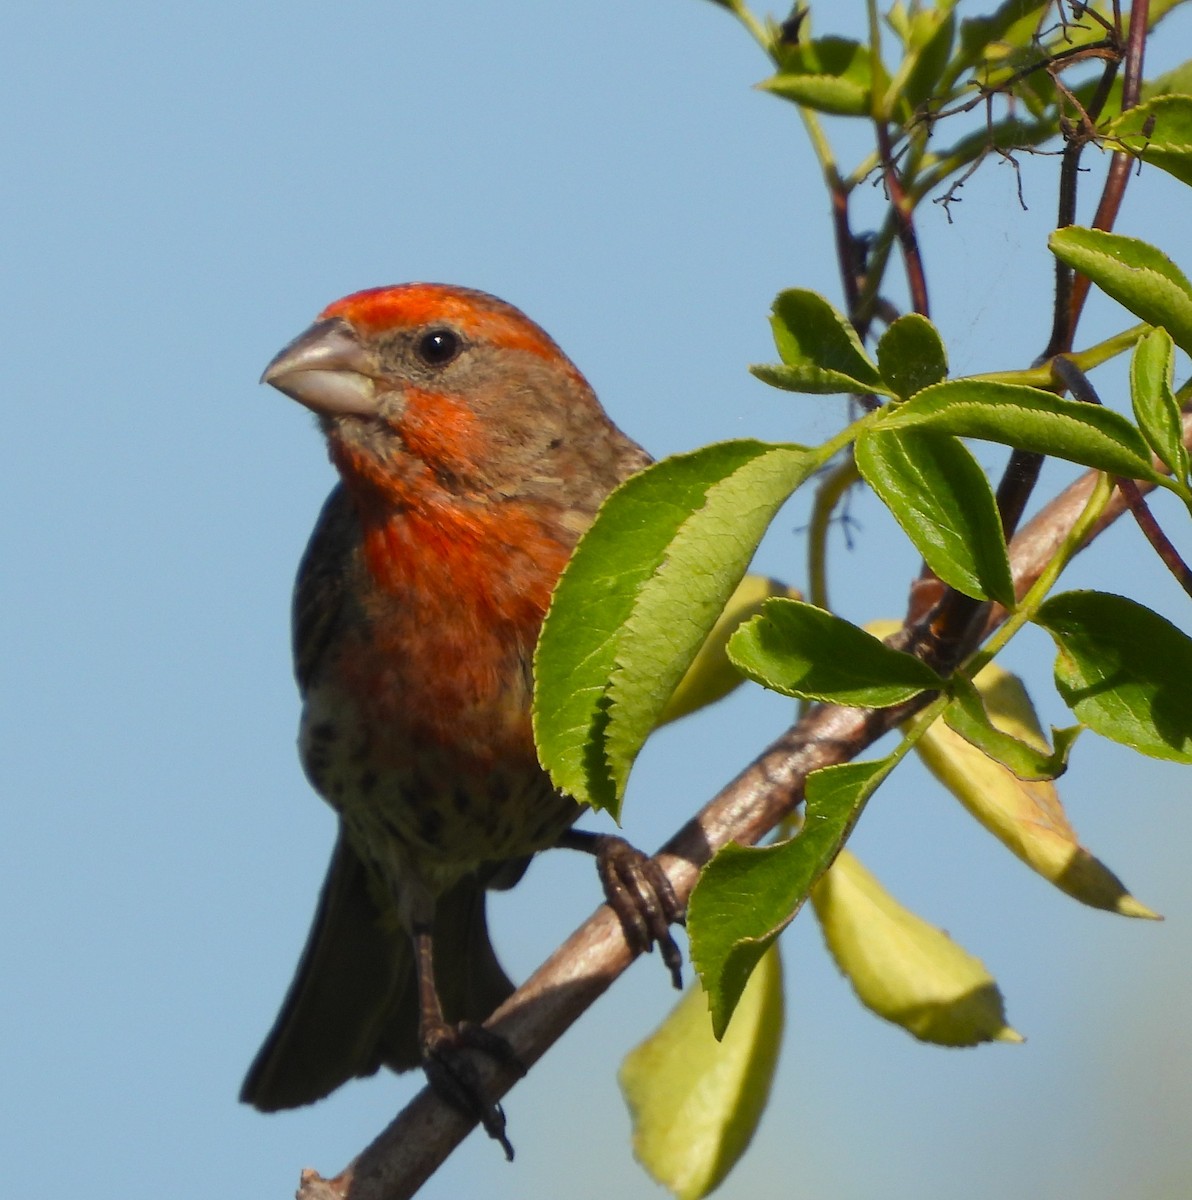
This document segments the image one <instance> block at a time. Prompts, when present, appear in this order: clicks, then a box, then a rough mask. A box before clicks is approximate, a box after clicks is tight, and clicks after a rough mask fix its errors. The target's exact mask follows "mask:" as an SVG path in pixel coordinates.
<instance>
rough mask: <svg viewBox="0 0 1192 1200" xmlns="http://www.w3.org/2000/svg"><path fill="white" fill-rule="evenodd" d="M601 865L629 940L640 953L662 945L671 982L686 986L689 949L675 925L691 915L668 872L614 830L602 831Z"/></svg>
mask: <svg viewBox="0 0 1192 1200" xmlns="http://www.w3.org/2000/svg"><path fill="white" fill-rule="evenodd" d="M596 870H597V872H598V873H599V875H600V882H601V884H602V886H603V887H604V897H605V899H606V900H607V901H608V905H609V907H610V908H611V909H612V910H613V912H615V913H616V914H617V918H618V919H619V920H620V922H621V928H622V929H623V930H624V931H625V940H626V941H627V942H628V943H629V945H630V947H631V948H632V949H633V950H635V951H638V952H642V951H649V950H652V949H653V948H654V946H655V944H657V946H658V952H659V954H660V956H661V957H662V961H663V963H664V964H665V965H666V967H667V970H669V971H670V976H671V982H672V983H674V985H675V987H676V988H679V989H681V988H682V987H683V953H682V951H681V950H680V949H679V946H678V943H676V941H675V939H674V937H673V936H672V934H671V931H670V927H671V926H672V925H674V924H681V923H682V922H683V919H684V915H685V914H684V909H683V905H682V904H680V903H679V899H678V897H677V896H676V895H675V890H674V888H673V887H671V882H670V880H669V879H668V878H667V877H666V872H665V871H663V869H662V868H661V867H660V866H659V865H658V863H657V862H655V860H654V859H652V858H650V857H649V856H648V855H646V854H643V853H642V852H641V851H640V850H638V849H636V848H635V847H634V846H631V845H630V844H629V843H628V842H627V841H626V840H625V839H624V838H620V837H616V836H614V835H612V834H603V835H601V836H600V839H599V842H598V843H597V846H596Z"/></svg>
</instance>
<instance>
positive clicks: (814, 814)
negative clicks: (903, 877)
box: [687, 753, 899, 1038]
mask: <svg viewBox="0 0 1192 1200" xmlns="http://www.w3.org/2000/svg"><path fill="white" fill-rule="evenodd" d="M898 760H899V756H898V754H897V753H895V754H892V755H890V756H889V757H887V758H884V759H881V760H879V761H877V762H852V763H844V764H842V765H840V766H834V767H824V768H822V769H821V770H819V771H814V772H812V774H811V775H809V776H808V778H807V787H806V797H807V817H806V820H805V821H804V824H803V828H802V830H801V831H800V832H799V834H798V835H797V836H795V837H793V838H791V839H790V840H789V841H785V842H778V843H776V844H775V845H772V846H761V847H747V846H738V845H737V844H736V843H735V842H730V843H729V844H728V845H727V846H725V847H724V848H723V849H722V850H721V851H720V852H719V853H718V854H717V855H716V857H715V858H713V859H712V861H711V862H710V863H708V865H707V866H706V867H704V869H703V871H701V872H700V877H699V880H698V882H697V883H696V885H695V890H694V891H693V892H692V893H691V900H690V902H689V903H688V906H687V930H688V933H689V934H690V937H691V960H692V962H693V963H694V965H695V969H696V970H697V971H698V972H699V976H700V980H701V982H702V983H703V985H704V990H705V991H706V992H707V993H708V1007H709V1009H710V1010H711V1013H712V1029H713V1031H714V1032H715V1034H716V1036H717V1037H718V1038H719V1037H723V1036H724V1031H725V1029H726V1028H727V1027H728V1022H729V1018H730V1017H731V1016H732V1014H733V1009H734V1008H735V1007H736V1005H737V1002H738V1000H739V999H740V997H741V993H742V992H743V991H744V989H745V984H746V982H747V981H748V979H749V976H750V974H751V973H752V971H753V969H754V967H755V966H757V963H758V961H759V960H760V959H761V957H762V955H763V954H765V952H766V951H767V950H768V949H769V947H770V945H771V944H772V943H773V941H774V939H775V938H776V937H777V936H778V935H779V934H780V933H781V932H782V931H783V930H784V929H785V928H786V927H787V926H788V925H789V924H790V923H791V921H793V920H794V918H795V914H796V913H797V912H798V911H799V909H800V908H801V907H802V906H803V902H804V901H805V900H806V899H807V896H808V894H809V893H810V891H811V887H812V885H813V884H814V883H815V882H816V880H818V879H819V878H820V876H821V875H823V873H824V872H825V871H826V870H827V869H828V867H830V866H831V865H832V860H833V859H834V858H835V857H836V855H837V854H838V853H839V852H840V848H841V846H843V845H844V843H845V840H846V839H847V838H848V835H849V833H850V832H851V830H852V828H853V825H854V824H855V823H856V820H857V818H858V817H859V816H860V814H861V810H862V809H863V808H864V807H865V803H866V801H867V800H868V799H869V797H870V796H871V795H872V794H873V792H874V791H875V790H876V789H877V787H878V785H879V784H880V783H881V782H882V780H883V779H885V777H886V776H887V775H888V774H889V773H890V771H891V770H893V768H894V767H895V765H897V763H898Z"/></svg>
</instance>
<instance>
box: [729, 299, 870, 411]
mask: <svg viewBox="0 0 1192 1200" xmlns="http://www.w3.org/2000/svg"><path fill="white" fill-rule="evenodd" d="M770 326H771V328H772V329H773V331H774V344H775V345H776V346H777V347H778V355H779V357H780V358H781V359H782V361H783V363H784V364H785V365H784V366H781V367H772V366H761V367H753V368H752V370H753V373H754V374H755V375H756V376H757V377H758V378H759V379H764V380H765V381H766V382H767V383H772V384H773V385H774V386H775V387H781V388H786V389H787V390H788V391H792V392H814V393H829V392H869V391H875V390H884V387H883V385H882V381H881V377H880V376H879V375H878V372H877V368H876V367H875V366H874V365H873V363H871V362H870V361H869V358H868V356H867V355H866V353H865V350H864V348H863V347H862V345H861V339H860V338H858V337H857V331H856V330H855V329H854V328H853V327H852V325H850V324H849V322H848V320H847V319H846V318H845V317H844V315H843V314H841V313H839V312H837V311H836V309H834V308H833V307H832V305H831V304H829V303H828V301H827V300H825V299H824V298H823V296H820V295H818V294H817V293H816V292H809V291H805V290H803V289H802V288H792V289H791V290H789V291H785V292H781V293H780V294H779V296H778V298H777V299H776V300H775V301H774V307H773V310H772V312H771V316H770Z"/></svg>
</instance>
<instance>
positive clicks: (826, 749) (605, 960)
mask: <svg viewBox="0 0 1192 1200" xmlns="http://www.w3.org/2000/svg"><path fill="white" fill-rule="evenodd" d="M1184 430H1185V439H1186V440H1192V415H1189V416H1186V417H1185V418H1184ZM1096 478H1097V473H1096V472H1089V473H1088V474H1086V475H1084V476H1082V477H1081V478H1080V479H1078V480H1077V481H1076V482H1075V483H1073V484H1072V485H1071V486H1070V487H1068V488H1067V489H1066V490H1065V491H1063V492H1062V493H1060V495H1059V496H1057V497H1056V499H1055V500H1053V501H1052V502H1051V503H1050V504H1048V505H1047V506H1046V507H1045V508H1044V509H1043V510H1042V511H1041V512H1040V513H1039V514H1038V515H1037V516H1036V517H1034V519H1033V520H1031V521H1030V522H1029V523H1028V524H1027V525H1025V526H1024V527H1023V529H1022V530H1021V531H1020V532H1019V534H1018V535H1017V536H1016V537H1015V538H1014V540H1013V542H1012V543H1011V547H1010V551H1011V554H1010V557H1011V565H1012V567H1013V570H1014V583H1015V589H1016V592H1017V594H1018V595H1022V594H1023V593H1024V592H1025V591H1026V590H1027V589H1028V588H1029V587H1030V586H1031V584H1032V583H1034V581H1035V580H1036V579H1037V578H1038V576H1039V574H1040V572H1041V571H1042V570H1043V569H1044V567H1045V566H1046V565H1047V563H1048V562H1049V561H1050V559H1051V558H1052V556H1053V554H1054V553H1055V550H1056V548H1057V547H1058V546H1059V544H1060V543H1061V542H1062V541H1063V539H1064V537H1065V535H1066V533H1067V531H1068V530H1069V529H1070V528H1071V527H1072V524H1073V522H1074V521H1075V520H1076V518H1077V517H1078V516H1079V515H1080V513H1081V511H1082V510H1083V508H1084V505H1085V503H1086V501H1087V500H1088V496H1089V493H1090V492H1091V491H1092V488H1093V485H1094V483H1095V482H1096ZM1144 487H1147V488H1148V490H1149V487H1150V485H1144ZM1124 509H1125V503H1124V501H1123V500H1122V498H1121V496H1120V494H1119V493H1115V494H1114V496H1113V498H1112V499H1111V500H1110V503H1109V506H1108V507H1107V509H1106V511H1105V513H1104V515H1103V516H1102V518H1101V520H1100V522H1099V523H1098V525H1097V526H1096V528H1095V529H1094V530H1093V532H1092V533H1090V535H1089V540H1091V539H1092V538H1093V537H1095V536H1096V535H1097V534H1098V533H1100V532H1101V530H1102V529H1104V528H1105V527H1106V526H1107V525H1109V524H1110V523H1111V522H1112V521H1114V520H1116V519H1117V518H1118V517H1119V516H1120V515H1121V514H1122V512H1123V511H1124ZM1086 545H1087V542H1086ZM1005 616H1006V614H1005V612H1004V610H1001V609H998V608H994V609H993V610H992V611H991V612H990V614H989V616H988V618H987V620H986V622H985V634H986V636H987V635H988V634H989V633H991V632H992V631H993V630H994V629H996V628H997V626H998V625H999V624H1000V623H1001V622H1002V621H1003V620H1005ZM908 635H911V636H912V637H913V631H908ZM907 715H908V707H907V706H903V707H902V708H899V709H878V710H874V709H858V708H842V707H839V706H837V705H819V706H817V707H815V708H812V709H811V710H810V711H809V712H808V713H807V714H806V716H805V717H803V718H802V719H801V720H800V721H799V722H798V723H797V724H795V725H794V726H793V727H792V728H790V729H789V730H787V732H786V733H785V734H783V735H782V737H780V738H779V739H778V740H777V741H776V742H774V743H773V744H772V745H771V746H769V747H768V748H767V749H766V750H764V751H763V752H762V754H761V755H759V756H758V758H756V759H755V760H754V761H753V762H752V763H751V764H750V765H749V766H748V767H746V768H745V770H744V771H742V772H741V774H740V775H738V776H737V778H736V779H734V780H733V781H732V782H731V783H730V784H728V786H727V787H725V788H724V789H723V790H722V791H721V792H720V793H719V795H717V796H715V797H714V798H713V799H712V800H711V801H710V802H709V803H708V804H707V805H706V806H705V808H704V809H703V810H702V811H701V812H700V813H699V814H698V816H696V817H694V818H693V819H692V820H690V821H689V822H688V823H687V824H686V825H684V826H683V827H682V829H680V830H679V832H678V833H676V834H675V836H674V837H673V838H671V840H670V841H669V842H667V844H666V845H665V846H664V847H663V848H662V849H661V850H660V851H659V853H658V856H657V857H658V861H659V862H660V864H661V865H662V867H663V868H664V870H665V871H666V873H667V875H668V876H669V878H670V880H671V883H672V884H673V885H674V888H675V892H676V894H677V895H678V897H679V898H680V900H682V901H684V902H685V901H686V900H687V898H688V896H690V894H691V890H692V888H693V887H694V886H695V881H696V878H697V876H698V874H699V870H700V868H701V867H702V866H703V865H704V863H706V862H707V861H708V860H709V859H710V858H711V857H712V855H713V854H714V853H715V852H716V851H717V850H719V849H720V848H721V847H722V846H724V845H726V844H727V843H728V842H730V841H736V842H739V843H741V844H743V845H752V844H753V843H755V842H757V841H759V840H760V839H761V838H762V837H764V836H765V835H766V834H767V833H769V832H770V831H771V830H772V829H773V828H774V827H775V826H776V825H777V824H778V823H779V822H780V821H782V820H783V819H784V818H785V817H787V816H789V815H790V813H791V812H792V811H793V810H794V809H795V807H796V806H797V805H798V804H799V803H800V802H801V801H802V799H803V785H804V783H805V781H806V779H807V776H808V775H809V774H810V773H811V772H812V771H814V770H817V769H818V768H820V767H825V766H830V765H832V764H834V763H841V762H847V761H849V760H850V759H852V758H854V757H856V755H858V754H859V753H861V751H863V750H864V749H865V748H866V747H867V746H869V745H870V744H872V743H873V742H875V741H876V740H877V739H878V738H879V737H881V736H882V735H883V734H884V733H886V732H887V731H888V730H889V729H890V728H892V727H893V726H894V725H896V724H897V723H898V722H899V721H901V720H903V719H904V718H905V717H906V716H907ZM633 957H634V956H633V955H632V954H631V953H630V951H629V948H628V947H627V946H626V944H625V940H624V937H623V935H622V933H621V927H620V925H619V923H618V921H617V919H616V917H614V916H613V914H612V912H611V911H610V910H609V909H608V908H607V907H604V906H602V907H601V908H600V909H598V910H597V911H596V912H595V913H594V914H593V915H592V916H591V917H590V918H589V919H588V920H587V921H586V922H585V923H584V924H583V925H582V926H581V927H580V928H579V929H577V930H576V931H575V933H573V934H572V935H571V937H570V938H568V939H567V941H566V942H564V943H563V944H562V945H561V946H560V947H559V948H558V949H557V950H556V951H555V952H554V953H553V954H552V955H551V956H550V958H549V959H547V961H546V962H545V963H543V965H542V966H541V967H539V968H538V970H537V971H536V972H535V973H534V974H533V975H532V976H531V977H530V978H529V979H528V980H527V981H526V982H525V983H524V984H523V985H522V986H521V987H520V988H518V990H517V991H516V992H515V993H514V994H513V995H512V996H511V997H510V998H509V999H508V1000H507V1001H506V1002H505V1003H504V1004H503V1005H501V1007H500V1008H499V1009H498V1010H497V1011H496V1013H494V1015H493V1016H492V1017H491V1018H490V1019H489V1021H488V1022H487V1023H486V1024H487V1025H488V1026H489V1028H491V1029H492V1030H493V1031H494V1032H496V1033H498V1034H500V1035H501V1036H502V1037H504V1038H506V1039H508V1041H509V1043H510V1044H511V1045H512V1047H513V1049H514V1050H515V1051H516V1053H517V1055H518V1056H519V1057H520V1058H521V1059H522V1061H523V1062H524V1063H526V1065H527V1066H530V1065H532V1064H533V1063H535V1062H536V1061H537V1060H538V1059H539V1058H541V1057H542V1055H543V1054H544V1053H546V1051H547V1050H548V1049H549V1048H550V1047H551V1045H553V1044H554V1042H555V1041H557V1040H558V1038H559V1037H560V1036H561V1035H562V1034H563V1033H564V1031H565V1030H566V1029H567V1028H568V1027H569V1026H570V1025H571V1024H572V1023H573V1022H574V1021H575V1020H576V1019H577V1018H578V1017H580V1016H581V1015H582V1014H583V1012H584V1011H585V1010H586V1009H587V1008H588V1007H589V1006H590V1005H591V1004H592V1003H593V1002H594V1001H595V1000H596V999H597V997H599V996H600V995H601V993H603V992H604V991H605V990H606V989H607V988H608V987H609V986H610V985H611V984H612V983H613V981H614V980H615V979H616V978H617V977H618V976H619V975H620V974H621V972H622V971H624V970H625V968H626V967H628V966H629V964H630V963H631V962H632V961H633ZM476 1066H477V1069H478V1071H479V1072H480V1076H481V1079H482V1080H483V1083H484V1086H485V1088H486V1090H487V1091H488V1094H490V1095H492V1096H494V1097H500V1096H503V1095H504V1094H505V1093H506V1092H508V1091H509V1089H510V1088H511V1087H512V1086H513V1085H514V1083H516V1078H515V1077H514V1076H513V1075H512V1074H510V1073H509V1072H508V1071H507V1070H502V1069H501V1068H500V1067H499V1065H497V1064H495V1063H494V1062H492V1061H491V1060H490V1059H488V1058H486V1057H481V1056H478V1057H477V1058H476ZM473 1125H474V1122H472V1121H470V1120H469V1119H468V1118H467V1117H465V1116H464V1115H463V1114H461V1113H459V1112H457V1111H456V1110H455V1109H453V1108H452V1107H451V1106H450V1105H448V1104H447V1103H446V1102H444V1101H443V1100H441V1099H440V1098H439V1097H438V1096H437V1095H435V1093H434V1092H432V1091H431V1090H430V1088H424V1089H423V1090H422V1091H421V1092H419V1093H418V1095H417V1096H415V1097H414V1099H413V1100H411V1101H410V1103H409V1104H408V1105H407V1106H406V1108H405V1109H404V1110H403V1111H402V1112H401V1113H399V1114H398V1116H397V1117H396V1118H395V1119H394V1120H393V1121H392V1122H391V1123H390V1125H389V1126H388V1127H387V1128H386V1129H385V1130H384V1131H383V1132H382V1133H381V1134H380V1136H379V1137H378V1138H377V1139H376V1140H375V1141H374V1142H373V1143H372V1144H371V1145H370V1146H368V1147H367V1148H366V1149H365V1150H364V1151H363V1152H362V1153H361V1154H360V1156H359V1157H358V1158H357V1159H356V1160H355V1161H354V1162H353V1163H352V1164H350V1165H349V1166H348V1167H347V1168H346V1169H345V1170H344V1171H343V1172H342V1173H341V1174H340V1175H338V1176H336V1177H335V1178H334V1179H323V1178H322V1177H321V1176H319V1175H318V1174H317V1173H316V1172H314V1171H312V1170H307V1171H304V1172H303V1175H302V1184H301V1187H300V1188H299V1190H298V1200H406V1198H407V1197H410V1196H412V1195H414V1193H415V1192H416V1191H417V1190H418V1188H419V1187H421V1186H422V1184H423V1183H424V1182H425V1181H426V1180H427V1179H428V1178H429V1177H430V1176H431V1175H432V1174H433V1173H434V1172H435V1170H436V1169H437V1168H438V1167H439V1165H440V1164H441V1163H442V1162H443V1161H444V1160H445V1159H446V1158H447V1156H448V1155H449V1154H450V1153H451V1151H452V1150H454V1148H455V1147H456V1146H457V1145H458V1144H459V1143H460V1142H461V1141H462V1140H463V1139H464V1137H465V1136H466V1135H467V1134H468V1132H469V1131H470V1130H471V1129H472V1127H473Z"/></svg>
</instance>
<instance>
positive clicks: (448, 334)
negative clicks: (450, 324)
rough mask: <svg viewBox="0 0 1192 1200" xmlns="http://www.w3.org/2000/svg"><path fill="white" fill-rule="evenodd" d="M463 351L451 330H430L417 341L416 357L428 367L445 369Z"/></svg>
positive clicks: (456, 336)
mask: <svg viewBox="0 0 1192 1200" xmlns="http://www.w3.org/2000/svg"><path fill="white" fill-rule="evenodd" d="M462 349H463V343H462V342H461V341H460V338H459V334H457V333H456V332H455V331H454V330H452V329H431V330H429V331H428V332H426V333H424V334H423V335H422V336H421V337H420V338H419V339H418V346H417V351H418V357H419V358H420V359H422V361H423V362H424V363H426V365H427V366H428V367H445V366H446V365H447V364H448V363H449V362H450V361H451V360H452V359H453V358H455V356H456V355H457V354H458V353H459V352H460V350H462Z"/></svg>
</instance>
